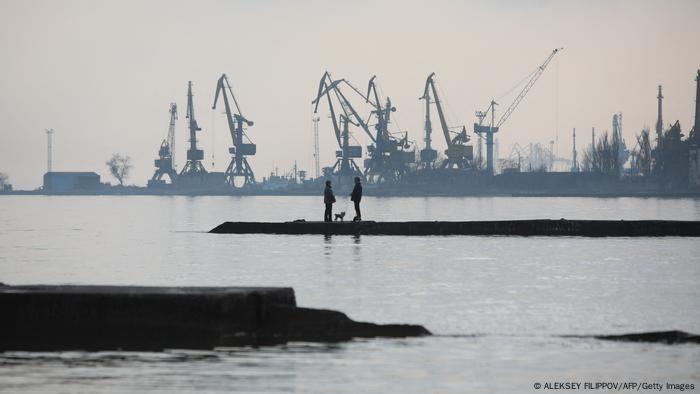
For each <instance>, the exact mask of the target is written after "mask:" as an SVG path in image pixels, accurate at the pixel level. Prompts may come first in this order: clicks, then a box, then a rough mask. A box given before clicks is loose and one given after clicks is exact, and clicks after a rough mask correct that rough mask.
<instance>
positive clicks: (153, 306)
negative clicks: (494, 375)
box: [0, 284, 430, 351]
mask: <svg viewBox="0 0 700 394" xmlns="http://www.w3.org/2000/svg"><path fill="white" fill-rule="evenodd" d="M0 316H2V319H3V324H1V325H0V351H3V350H37V351H39V350H41V351H44V350H45V351H53V350H116V349H121V350H162V349H166V348H178V349H212V348H215V347H223V346H258V345H269V344H279V343H286V342H289V341H308V342H337V341H345V340H350V339H353V338H372V337H411V336H423V335H430V332H429V331H428V330H426V329H425V328H423V327H421V326H416V325H401V324H390V325H377V324H372V323H361V322H355V321H353V320H351V319H350V318H348V317H347V316H346V315H345V314H343V313H341V312H336V311H330V310H320V309H309V308H300V307H297V305H296V299H295V295H294V290H293V289H292V288H288V287H280V288H274V287H132V286H6V285H1V284H0Z"/></svg>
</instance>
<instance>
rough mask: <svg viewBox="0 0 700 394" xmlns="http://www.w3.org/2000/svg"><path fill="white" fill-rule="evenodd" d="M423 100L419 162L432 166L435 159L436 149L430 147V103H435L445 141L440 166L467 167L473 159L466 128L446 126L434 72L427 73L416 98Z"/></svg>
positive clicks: (431, 127) (425, 165) (431, 129)
mask: <svg viewBox="0 0 700 394" xmlns="http://www.w3.org/2000/svg"><path fill="white" fill-rule="evenodd" d="M418 99H419V100H425V148H424V149H422V150H421V151H420V162H421V164H422V165H423V166H424V167H428V168H432V167H433V165H434V163H435V160H437V151H436V150H435V149H433V148H432V136H431V134H432V131H433V126H432V122H431V120H430V104H435V108H436V109H437V113H438V118H439V119H440V128H441V129H442V133H443V135H444V137H445V143H447V149H446V150H445V155H446V156H447V158H446V159H445V160H444V161H443V162H442V165H441V167H442V168H460V169H464V168H469V167H470V165H471V161H472V159H473V147H472V146H471V145H467V143H468V142H469V136H468V135H467V128H466V127H465V126H461V131H459V132H454V131H452V130H450V127H448V126H447V120H446V119H445V113H444V111H443V108H442V104H441V102H440V97H439V96H438V92H437V89H436V87H435V73H431V74H430V75H428V79H426V80H425V89H424V90H423V96H421V97H419V98H418Z"/></svg>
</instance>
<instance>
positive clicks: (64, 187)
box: [43, 172, 102, 193]
mask: <svg viewBox="0 0 700 394" xmlns="http://www.w3.org/2000/svg"><path fill="white" fill-rule="evenodd" d="M101 188H102V184H101V183H100V176H99V175H97V174H96V173H94V172H47V173H46V174H44V186H43V189H44V191H47V192H51V193H68V192H75V191H98V190H100V189H101Z"/></svg>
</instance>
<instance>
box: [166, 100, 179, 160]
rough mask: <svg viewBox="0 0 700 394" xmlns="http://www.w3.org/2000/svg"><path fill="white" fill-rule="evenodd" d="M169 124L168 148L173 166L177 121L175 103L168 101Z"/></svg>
mask: <svg viewBox="0 0 700 394" xmlns="http://www.w3.org/2000/svg"><path fill="white" fill-rule="evenodd" d="M169 112H170V124H169V125H168V150H169V151H170V152H169V153H170V159H171V162H172V166H173V168H175V167H177V166H176V165H175V122H177V104H176V103H170V110H169Z"/></svg>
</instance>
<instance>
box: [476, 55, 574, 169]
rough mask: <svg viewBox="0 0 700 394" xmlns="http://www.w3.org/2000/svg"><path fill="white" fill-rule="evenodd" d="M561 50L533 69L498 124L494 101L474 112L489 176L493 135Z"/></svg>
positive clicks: (491, 163) (491, 162) (491, 164)
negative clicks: (488, 118)
mask: <svg viewBox="0 0 700 394" xmlns="http://www.w3.org/2000/svg"><path fill="white" fill-rule="evenodd" d="M563 49H564V48H556V49H554V50H553V51H552V53H550V54H549V56H548V57H547V59H546V60H545V61H544V63H542V64H541V65H539V66H538V67H537V69H535V71H533V72H532V74H530V76H529V77H530V78H529V80H528V82H527V83H526V84H525V87H523V89H522V90H521V91H520V93H519V94H518V95H517V96H516V97H515V100H513V102H512V103H511V104H510V106H509V107H508V109H506V110H505V112H504V113H503V115H501V117H500V118H499V119H498V122H496V121H495V117H496V114H495V111H496V105H498V103H497V102H496V101H495V100H491V103H489V107H488V109H487V110H486V111H477V112H476V117H477V118H478V119H479V123H474V132H475V133H477V134H479V135H486V171H487V173H488V174H489V175H493V134H494V133H496V132H498V130H499V128H500V127H501V126H502V125H503V123H505V121H506V120H508V118H509V117H510V115H511V114H512V113H513V111H515V109H516V108H517V107H518V104H520V102H521V101H523V99H524V98H525V96H526V95H527V93H528V92H529V91H530V89H531V88H532V87H533V86H534V85H535V82H537V80H538V79H539V78H540V76H541V75H542V73H543V72H544V70H545V69H546V68H547V66H548V65H549V63H550V62H551V61H552V59H553V58H554V56H555V55H556V54H557V53H559V52H560V51H561V50H563ZM489 113H490V114H491V123H490V124H488V125H484V124H483V121H484V119H485V118H486V117H487V116H488V115H489ZM482 138H483V136H482Z"/></svg>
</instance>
